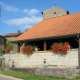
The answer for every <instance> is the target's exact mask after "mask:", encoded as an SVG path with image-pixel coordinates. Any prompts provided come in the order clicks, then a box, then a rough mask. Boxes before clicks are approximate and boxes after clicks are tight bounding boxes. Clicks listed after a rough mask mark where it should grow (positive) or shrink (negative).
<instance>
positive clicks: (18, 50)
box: [18, 43, 20, 53]
mask: <svg viewBox="0 0 80 80" xmlns="http://www.w3.org/2000/svg"><path fill="white" fill-rule="evenodd" d="M19 52H20V43H18V53H19Z"/></svg>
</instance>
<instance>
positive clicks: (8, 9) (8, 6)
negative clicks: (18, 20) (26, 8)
mask: <svg viewBox="0 0 80 80" xmlns="http://www.w3.org/2000/svg"><path fill="white" fill-rule="evenodd" d="M0 5H2V6H3V8H4V9H5V10H7V11H12V12H17V11H19V9H18V8H16V7H13V6H10V5H8V4H5V3H3V2H0Z"/></svg>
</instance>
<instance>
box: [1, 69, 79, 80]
mask: <svg viewBox="0 0 80 80" xmlns="http://www.w3.org/2000/svg"><path fill="white" fill-rule="evenodd" d="M0 74H3V75H7V76H13V77H16V78H20V79H22V80H80V76H78V77H75V78H73V79H69V78H58V77H49V76H44V77H43V76H35V75H30V74H25V73H21V72H15V71H6V70H4V69H2V68H0Z"/></svg>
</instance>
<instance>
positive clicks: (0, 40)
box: [0, 36, 6, 49]
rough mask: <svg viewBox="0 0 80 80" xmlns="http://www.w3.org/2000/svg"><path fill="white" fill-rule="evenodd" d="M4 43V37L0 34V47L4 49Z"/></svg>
mask: <svg viewBox="0 0 80 80" xmlns="http://www.w3.org/2000/svg"><path fill="white" fill-rule="evenodd" d="M5 43H6V39H5V38H4V37H2V36H0V49H4V46H5Z"/></svg>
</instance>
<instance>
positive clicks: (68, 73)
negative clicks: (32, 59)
mask: <svg viewBox="0 0 80 80" xmlns="http://www.w3.org/2000/svg"><path fill="white" fill-rule="evenodd" d="M8 70H13V71H18V72H23V73H27V74H32V75H37V76H54V77H66V78H73V77H76V76H78V75H80V69H74V68H71V69H69V68H9V69H8Z"/></svg>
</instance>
